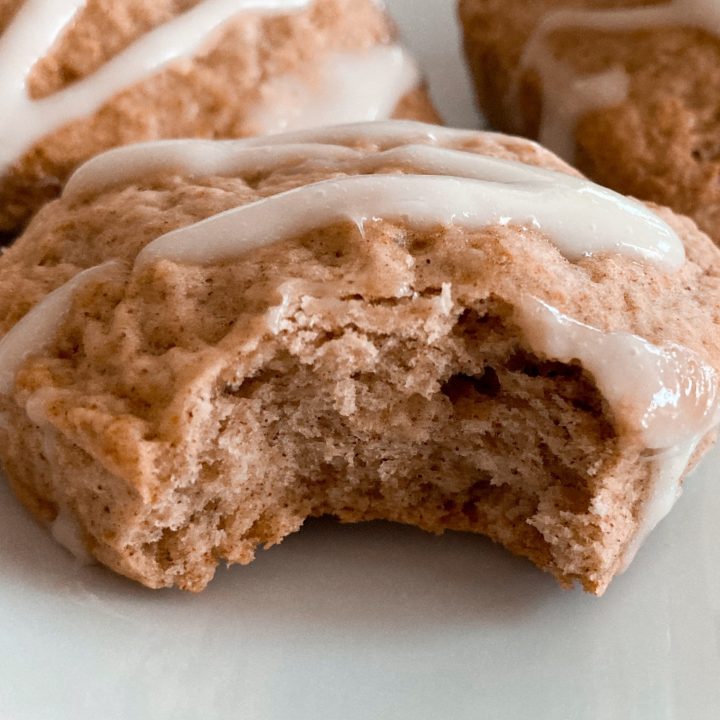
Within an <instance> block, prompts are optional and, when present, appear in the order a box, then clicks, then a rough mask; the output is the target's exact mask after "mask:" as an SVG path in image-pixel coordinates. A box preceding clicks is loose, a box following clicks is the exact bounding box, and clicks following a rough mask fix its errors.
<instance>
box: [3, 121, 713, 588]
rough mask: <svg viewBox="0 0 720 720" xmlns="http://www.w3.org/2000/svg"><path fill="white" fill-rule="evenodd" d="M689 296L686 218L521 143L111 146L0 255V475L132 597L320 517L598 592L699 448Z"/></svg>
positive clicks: (694, 236) (348, 133) (703, 405)
mask: <svg viewBox="0 0 720 720" xmlns="http://www.w3.org/2000/svg"><path fill="white" fill-rule="evenodd" d="M719 273H720V251H719V250H718V249H717V248H716V247H715V246H714V245H713V243H712V242H711V241H710V240H709V239H708V238H707V237H706V236H705V235H704V234H702V233H701V232H700V231H698V230H697V228H696V226H695V225H694V224H693V223H692V221H690V220H687V219H684V218H681V217H678V216H676V215H674V214H673V213H672V212H670V211H668V210H665V209H661V208H654V209H652V208H650V207H648V206H645V205H642V204H641V203H639V202H636V201H633V200H630V199H627V198H625V197H623V196H620V195H617V194H615V193H613V192H611V191H608V190H605V189H604V188H601V187H599V186H597V185H594V184H592V183H590V182H588V181H586V180H584V179H583V178H582V177H580V176H579V175H578V174H576V173H574V172H573V171H572V170H570V169H569V168H568V167H567V166H566V165H564V163H562V162H561V161H560V160H558V159H557V158H555V157H554V156H553V155H552V154H550V153H549V152H547V151H545V150H543V149H542V148H540V147H539V146H537V145H535V144H534V143H532V142H529V141H526V140H519V139H516V138H510V137H506V136H500V135H493V134H488V133H476V132H468V131H454V130H446V129H442V128H439V127H436V126H429V125H422V124H418V123H411V122H386V123H376V124H373V123H369V124H360V125H350V126H340V127H332V128H325V129H319V130H311V131H304V132H300V133H294V134H286V135H280V136H276V137H274V138H264V139H262V138H256V139H250V140H244V141H234V142H233V141H226V142H209V141H198V140H195V141H192V140H190V141H167V142H164V143H153V144H145V145H138V146H129V147H126V148H120V149H116V150H112V151H110V152H109V153H107V154H104V155H101V156H99V157H97V158H95V159H94V160H92V161H90V162H89V163H88V164H86V165H85V166H83V167H82V168H81V169H80V170H79V171H78V172H77V173H76V174H75V175H74V176H73V178H72V179H71V180H70V182H69V183H68V185H67V187H66V188H65V191H64V194H63V196H62V198H61V199H59V200H57V201H55V202H53V203H51V204H49V205H48V206H46V207H45V208H43V209H42V210H41V211H40V213H39V214H38V215H37V216H36V218H35V219H34V220H33V222H32V223H31V225H30V226H29V228H28V229H27V230H26V232H25V233H24V234H23V236H22V237H21V238H20V239H19V240H18V241H17V242H16V244H15V245H14V246H13V247H11V248H10V249H9V250H7V251H6V252H5V253H4V254H3V255H2V256H1V257H0V332H2V333H5V334H4V336H3V338H2V340H0V413H1V416H2V423H1V424H0V457H1V458H2V463H3V467H4V470H5V473H6V475H7V477H8V478H9V480H10V482H11V483H12V486H13V487H14V489H15V491H16V493H17V495H18V496H19V497H20V499H21V500H22V501H23V502H24V503H25V505H27V506H28V507H29V508H30V509H31V510H32V511H33V513H34V514H35V515H36V516H37V517H38V518H40V519H41V520H42V521H43V522H46V523H48V524H51V525H52V526H53V529H54V531H55V534H56V535H57V536H58V537H59V538H60V539H61V540H63V541H64V542H66V544H69V545H71V546H78V545H79V546H80V547H84V548H85V550H86V551H87V552H89V553H90V554H92V555H93V556H94V557H95V558H97V559H98V560H100V561H101V562H103V563H105V564H106V565H108V566H110V567H111V568H113V569H114V570H116V571H118V572H120V573H123V574H124V575H127V576H128V577H131V578H135V579H136V580H139V581H140V582H142V583H144V584H146V585H148V586H150V587H162V586H170V585H178V586H180V587H182V588H186V589H190V590H200V589H202V588H203V587H204V586H205V584H206V583H207V582H208V581H209V580H210V578H211V577H212V575H213V573H214V571H215V567H216V565H217V564H218V562H220V561H227V562H239V563H246V562H249V561H250V560H252V558H253V554H254V552H255V549H256V547H257V546H258V545H260V544H262V545H266V546H267V545H272V544H274V543H278V542H280V541H281V540H282V538H283V537H285V536H286V535H287V534H288V533H291V532H293V531H295V530H297V529H298V528H299V527H300V526H301V525H302V524H303V521H304V520H305V519H306V518H307V517H308V516H314V515H325V514H330V515H334V516H337V517H339V518H340V519H342V520H344V521H360V520H369V519H376V518H384V519H389V520H397V521H400V522H404V523H411V524H414V525H417V526H419V527H421V528H425V529H427V530H430V531H432V532H442V531H443V530H446V529H455V530H468V531H472V532H479V533H484V534H486V535H489V536H490V537H491V538H493V539H494V540H496V541H497V542H499V543H502V544H503V545H505V546H506V547H507V548H509V549H510V550H511V551H512V552H515V553H517V554H520V555H523V556H526V557H528V558H530V559H531V560H532V561H533V562H534V563H536V564H537V565H538V566H539V567H541V568H543V569H545V570H548V571H549V572H551V573H552V574H553V575H554V576H555V577H556V578H557V579H558V580H559V581H560V582H561V583H562V584H564V585H570V584H572V583H573V582H575V581H579V582H580V583H581V584H582V585H583V586H584V587H585V588H586V589H587V590H589V591H592V592H595V593H598V594H599V593H602V592H603V591H604V589H605V588H606V586H607V585H608V583H609V582H610V580H611V578H612V577H613V576H614V575H615V574H616V573H617V572H618V571H620V570H621V569H622V568H624V567H625V566H626V565H627V563H628V562H629V561H630V560H631V559H632V556H633V555H634V553H635V551H636V549H637V547H638V545H639V543H640V542H641V541H642V539H643V538H644V537H645V536H646V535H647V533H648V532H649V531H650V530H651V529H652V528H653V526H654V525H655V524H656V523H657V522H658V521H659V520H660V519H661V518H662V517H663V515H665V513H667V512H668V510H669V509H670V507H671V506H672V504H673V502H674V500H675V498H676V497H677V495H678V493H679V489H680V486H681V483H682V480H683V478H684V476H685V474H686V473H687V471H688V469H689V468H690V467H691V466H692V465H693V464H694V463H695V462H697V460H698V459H699V458H700V456H701V455H702V454H703V453H704V452H705V450H706V449H707V448H708V446H709V444H710V443H711V441H712V438H713V436H714V428H715V426H716V424H717V422H718V373H717V370H716V368H717V367H718V366H719V365H720V334H719V331H718V318H719V317H720V307H719V304H720V300H718V298H720V292H718V290H719V289H720V279H719V277H720V276H719ZM73 529H74V530H73ZM73 537H74V538H75V539H73Z"/></svg>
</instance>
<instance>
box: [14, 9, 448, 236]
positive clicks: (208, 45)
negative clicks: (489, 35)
mask: <svg viewBox="0 0 720 720" xmlns="http://www.w3.org/2000/svg"><path fill="white" fill-rule="evenodd" d="M0 107H1V108H2V111H1V112H0V233H2V232H4V233H6V234H11V233H14V232H16V231H17V230H18V229H19V228H20V227H21V226H22V225H23V224H24V223H25V222H26V221H27V219H28V218H29V217H30V215H31V214H32V213H33V212H34V211H35V210H37V208H38V207H39V206H40V205H41V204H42V203H43V202H46V201H47V200H49V199H51V198H54V197H56V196H57V195H58V193H59V191H60V188H61V187H62V185H63V183H64V182H65V180H66V179H67V177H68V175H69V174H70V172H71V171H72V170H73V169H75V167H77V166H78V164H80V163H82V162H84V161H85V160H87V159H88V158H90V157H91V156H93V155H96V154H98V153H99V152H101V151H103V150H107V149H109V148H111V147H114V146H117V145H124V144H127V143H131V142H138V141H143V140H154V139H161V138H174V137H204V138H234V137H244V136H247V135H254V134H260V133H272V132H279V131H283V130H291V129H298V128H302V127H309V126H315V125H322V124H326V123H338V122H355V121H360V120H378V119H385V118H388V117H403V118H412V119H419V120H433V121H434V120H435V119H436V118H437V116H436V114H435V111H434V110H433V108H432V106H431V104H430V101H429V99H428V96H427V94H426V93H425V90H424V89H423V87H422V84H421V81H420V78H419V75H418V69H417V67H416V64H415V62H414V61H413V59H412V58H411V57H410V56H409V55H408V54H407V53H406V52H405V51H404V50H403V49H402V47H401V46H400V45H398V44H397V39H396V33H395V29H394V26H393V24H392V23H391V21H390V20H389V18H388V16H387V15H386V13H385V11H384V9H383V7H382V4H381V3H380V2H378V0H0Z"/></svg>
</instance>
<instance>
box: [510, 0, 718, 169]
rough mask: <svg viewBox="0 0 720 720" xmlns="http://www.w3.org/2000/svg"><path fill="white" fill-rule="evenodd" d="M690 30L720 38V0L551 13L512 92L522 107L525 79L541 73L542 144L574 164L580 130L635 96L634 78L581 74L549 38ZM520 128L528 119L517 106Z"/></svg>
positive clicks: (616, 71)
mask: <svg viewBox="0 0 720 720" xmlns="http://www.w3.org/2000/svg"><path fill="white" fill-rule="evenodd" d="M668 26H677V27H689V28H696V29H699V30H703V31H705V32H707V33H709V34H712V35H715V36H717V35H718V34H719V33H720V4H718V3H717V2H716V0H673V1H672V2H670V3H664V4H660V5H648V6H643V7H631V8H615V9H607V10H558V11H555V12H551V13H549V14H548V15H547V16H546V17H545V18H544V19H543V20H542V22H541V23H540V24H539V25H538V26H537V27H536V29H535V30H534V32H533V33H532V35H531V36H530V39H529V40H528V42H527V44H526V45H525V49H524V51H523V54H522V58H521V60H520V65H519V70H518V80H517V81H516V83H515V87H514V88H513V90H512V93H511V100H512V101H513V102H514V103H515V105H516V106H517V99H518V91H519V88H518V83H519V78H520V76H521V75H522V74H524V73H525V72H526V71H528V70H531V69H532V70H534V71H536V72H537V73H538V74H539V76H540V83H541V87H542V93H543V98H542V117H541V122H540V128H539V132H538V137H539V140H540V142H541V143H542V144H543V145H544V146H545V147H548V148H550V149H551V150H552V151H553V152H555V153H557V154H558V155H560V157H562V158H564V159H565V160H568V161H569V162H572V161H573V159H574V156H575V140H574V137H573V136H574V131H575V128H576V126H577V123H578V121H579V120H580V119H581V118H582V117H583V116H584V115H585V114H587V113H589V112H592V111H594V110H600V109H602V108H606V107H611V106H613V105H619V104H621V103H622V102H624V101H625V100H626V99H627V96H628V94H629V92H630V77H629V76H628V74H627V72H626V71H625V69H624V68H622V67H617V66H616V67H612V68H610V69H608V70H607V71H605V72H602V73H598V74H594V75H584V76H583V75H578V74H576V73H575V72H574V71H573V70H572V69H571V68H570V67H568V65H567V64H566V63H564V62H562V61H560V60H558V59H557V58H555V56H554V54H553V52H552V51H551V50H550V48H549V47H548V42H547V41H548V37H549V36H550V35H551V34H552V33H554V32H556V31H558V30H568V29H571V28H582V29H588V30H596V31H600V32H631V31H635V30H645V29H652V28H658V27H668ZM516 112H517V119H516V124H517V126H518V129H520V128H521V127H522V118H521V116H520V112H519V110H518V109H517V108H516Z"/></svg>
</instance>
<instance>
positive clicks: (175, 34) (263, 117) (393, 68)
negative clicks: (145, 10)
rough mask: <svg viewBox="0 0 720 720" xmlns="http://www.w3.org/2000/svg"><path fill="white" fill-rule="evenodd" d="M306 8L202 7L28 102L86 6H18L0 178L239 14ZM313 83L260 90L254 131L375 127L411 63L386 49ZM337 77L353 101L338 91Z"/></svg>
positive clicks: (10, 32) (326, 71)
mask: <svg viewBox="0 0 720 720" xmlns="http://www.w3.org/2000/svg"><path fill="white" fill-rule="evenodd" d="M310 2H311V0H203V1H202V2H200V3H199V4H198V5H196V6H195V7H193V8H190V9H189V10H187V11H186V12H184V13H182V14H181V15H178V16H176V17H174V18H173V19H171V20H169V21H168V22H166V23H164V24H163V25H160V26H159V27H157V28H155V29H153V30H151V31H150V32H148V33H146V34H145V35H143V36H142V37H140V38H138V39H137V40H136V41H135V42H133V43H131V44H130V45H129V46H128V47H127V48H126V49H125V50H123V51H121V52H120V53H119V54H118V55H116V56H115V57H114V58H111V59H110V60H109V61H108V62H106V63H105V64H104V65H102V66H101V67H100V68H99V69H97V70H96V71H95V72H93V73H92V74H91V75H89V76H88V77H86V78H84V79H82V80H79V81H77V82H75V83H73V84H71V85H70V86H68V87H67V88H65V89H63V90H60V91H58V92H56V93H53V94H52V95H49V96H48V97H45V98H42V99H38V100H34V99H32V98H31V97H30V96H29V94H28V90H27V78H28V76H29V75H30V72H31V70H32V68H33V66H34V65H35V63H36V62H37V61H38V60H40V59H41V58H42V57H43V56H45V55H46V54H47V53H48V52H49V51H50V49H51V48H52V46H53V44H54V43H55V42H56V41H57V40H58V38H59V37H60V36H61V35H62V33H63V31H64V30H65V29H66V28H67V27H68V25H69V24H70V23H71V22H72V20H73V18H74V17H75V16H76V14H77V13H78V11H79V10H81V9H82V8H83V7H84V6H85V4H86V0H26V2H25V3H24V4H23V5H22V6H21V7H20V9H19V11H18V13H17V15H16V16H15V18H14V20H13V21H12V22H11V23H10V25H9V27H8V28H7V29H6V31H5V32H4V33H2V34H1V35H0V87H2V88H3V92H4V96H3V112H2V114H0V137H2V138H3V142H2V144H0V173H2V172H3V171H5V170H6V169H7V168H8V167H9V166H10V165H12V163H13V162H15V161H16V160H17V159H18V158H20V157H21V156H22V154H23V153H24V152H25V151H27V150H28V149H29V148H30V147H32V145H33V144H34V143H35V142H37V141H39V140H40V139H42V138H43V137H44V136H46V135H48V134H50V133H52V132H54V131H56V130H59V129H60V128H62V127H63V126H65V125H67V124H68V123H70V122H72V121H75V120H79V119H81V118H83V117H87V116H89V115H91V114H92V113H94V112H96V111H97V110H98V109H99V108H100V107H102V105H103V104H104V103H106V102H107V101H109V100H110V99H111V98H112V97H113V96H115V95H116V94H117V93H119V92H121V91H123V90H125V89H127V88H128V87H130V86H132V85H134V84H136V83H138V82H140V81H142V80H144V79H146V78H147V77H149V76H151V75H152V74H154V73H156V72H158V71H160V70H161V69H163V68H164V67H166V66H167V65H168V64H169V63H171V62H174V61H177V60H179V59H182V58H187V57H192V56H194V55H195V54H196V53H197V52H198V51H200V50H202V46H203V44H204V43H206V42H207V41H208V40H209V39H210V38H211V37H212V34H213V33H214V32H216V31H217V30H218V29H219V28H221V27H222V26H223V25H224V24H225V23H227V22H228V21H230V20H232V19H233V18H235V17H236V16H238V15H239V14H242V13H252V12H261V13H264V14H271V13H285V14H287V13H290V12H297V11H300V10H302V9H304V8H306V7H308V6H309V5H310ZM319 73H320V76H319V79H316V81H315V82H311V80H312V79H308V78H300V77H294V76H287V77H280V78H277V79H276V80H274V81H272V82H271V83H270V87H268V88H266V89H265V92H266V97H265V99H264V100H261V102H260V104H259V105H258V106H257V107H256V108H255V109H254V110H253V111H252V121H253V124H254V126H255V129H256V130H257V131H258V132H263V133H264V132H277V131H278V130H281V129H284V128H285V127H288V128H299V127H305V126H310V125H315V124H318V123H320V122H323V123H327V122H343V121H348V120H361V119H362V120H376V119H383V118H385V117H389V116H390V115H391V114H392V111H393V110H394V109H395V107H396V106H397V104H398V102H399V101H400V100H401V99H402V97H403V96H404V95H405V94H406V93H407V92H409V91H410V90H412V89H413V88H414V87H416V85H417V83H418V79H419V74H418V70H417V67H416V65H415V63H414V61H413V60H412V58H410V57H409V56H408V55H407V53H405V51H404V50H402V49H401V48H400V47H398V46H396V45H390V46H378V47H374V48H369V49H366V50H363V51H358V52H354V53H334V54H331V55H330V56H329V57H327V58H325V59H324V60H323V61H322V63H321V66H320V68H319ZM347 73H350V77H351V78H352V90H353V92H348V91H347V89H346V87H347V86H345V85H344V84H343V81H344V80H345V79H346V77H345V76H346V74H347ZM273 83H274V84H273ZM341 89H343V91H342V92H341V91H340V90H341Z"/></svg>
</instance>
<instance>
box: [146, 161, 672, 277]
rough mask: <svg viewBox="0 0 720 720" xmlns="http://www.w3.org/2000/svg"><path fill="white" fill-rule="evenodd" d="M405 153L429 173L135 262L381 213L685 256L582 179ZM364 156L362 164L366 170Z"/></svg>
mask: <svg viewBox="0 0 720 720" xmlns="http://www.w3.org/2000/svg"><path fill="white" fill-rule="evenodd" d="M391 152H392V151H391ZM403 152H405V153H414V156H411V157H410V159H409V162H408V163H407V164H408V165H410V166H412V167H414V168H415V171H416V172H425V173H428V174H423V175H414V174H413V175H400V174H395V175H386V174H382V175H359V176H350V177H343V178H338V179H333V180H327V181H323V182H318V183H314V184H311V185H305V186H303V187H300V188H297V189H294V190H290V191H288V192H285V193H281V194H278V195H274V196H271V197H269V198H266V199H263V200H260V201H258V202H255V203H252V204H249V205H244V206H241V207H238V208H234V209H231V210H228V211H226V212H224V213H221V214H219V215H215V216H213V217H211V218H208V219H207V220H203V221H202V222H199V223H196V224H195V225H191V226H189V227H185V228H181V229H179V230H175V231H173V232H170V233H168V234H166V235H164V236H162V237H159V238H157V239H156V240H154V241H153V242H152V243H150V244H149V245H147V246H146V247H145V248H144V249H143V250H142V252H141V253H140V255H139V256H138V258H137V261H136V262H137V264H143V263H149V262H152V261H154V260H157V259H160V258H166V259H170V260H173V261H175V262H184V263H198V264H204V263H205V264H206V263H212V262H223V261H226V260H229V259H231V258H233V257H237V256H238V255H240V254H242V253H244V252H247V251H248V250H251V249H253V248H257V247H262V246H264V245H268V244H270V243H273V242H277V241H280V240H283V239H285V238H289V237H293V236H297V235H301V234H303V233H306V232H309V231H311V230H314V229H317V228H320V227H323V226H327V225H330V224H332V223H335V222H340V221H350V222H353V223H355V224H356V225H357V226H358V227H362V225H363V223H365V222H366V221H367V220H369V219H373V218H378V217H379V218H384V219H388V220H402V221H403V222H406V223H408V224H409V225H411V226H412V227H414V228H427V227H433V226H443V225H444V226H450V225H457V226H460V227H463V228H467V229H470V230H478V229H481V228H483V227H486V226H488V225H494V224H500V225H509V224H521V225H528V226H531V227H534V228H537V229H540V230H542V231H543V232H545V233H547V235H548V236H549V237H550V239H551V240H552V241H553V242H554V243H555V245H556V246H557V248H558V250H559V251H560V252H561V253H562V254H563V255H564V256H565V257H567V258H568V259H570V260H578V259H580V258H581V257H583V256H586V255H592V254H596V253H608V252H616V253H622V254H624V255H627V256H629V257H633V258H635V259H637V260H639V261H651V262H657V263H659V264H662V265H665V266H667V267H669V268H676V267H679V266H680V265H682V263H683V262H684V258H685V254H684V249H683V246H682V243H681V242H680V240H679V239H678V238H677V236H676V235H675V233H674V232H673V231H672V230H671V229H670V228H669V227H668V226H667V225H666V224H665V223H663V222H662V221H661V220H660V219H659V218H658V217H657V216H655V215H654V214H653V213H651V212H650V211H649V210H647V208H645V207H644V206H642V205H640V204H639V203H633V204H630V202H631V201H628V200H627V199H625V198H623V197H622V196H620V195H614V194H609V191H606V190H604V189H601V188H599V187H598V186H596V185H593V184H592V183H589V182H587V181H584V180H579V179H577V178H574V177H572V176H566V175H563V174H560V173H554V172H551V171H545V170H542V169H539V168H534V167H533V168H528V167H527V166H523V165H522V164H520V163H511V162H509V161H504V160H498V159H496V158H486V157H483V156H480V155H473V154H470V153H463V152H459V151H451V150H444V149H437V148H422V147H417V148H404V149H403ZM431 153H432V154H433V155H434V157H432V158H427V157H426V158H423V157H420V156H421V155H424V156H429V155H430V154H431ZM398 154H400V153H398ZM370 160H373V158H372V156H370V157H369V158H367V159H366V160H365V161H363V162H364V163H366V167H365V169H367V166H368V165H371V164H372V163H371V162H369V161H370ZM381 160H384V158H381ZM397 164H398V165H402V164H404V163H397ZM448 170H449V171H451V172H452V171H453V170H457V171H458V172H460V171H463V172H465V173H467V174H470V173H472V178H473V179H468V177H467V176H465V177H463V175H462V174H461V175H460V176H459V177H446V176H444V175H442V176H438V175H434V174H433V173H443V172H446V171H448ZM308 208H312V212H308Z"/></svg>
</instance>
